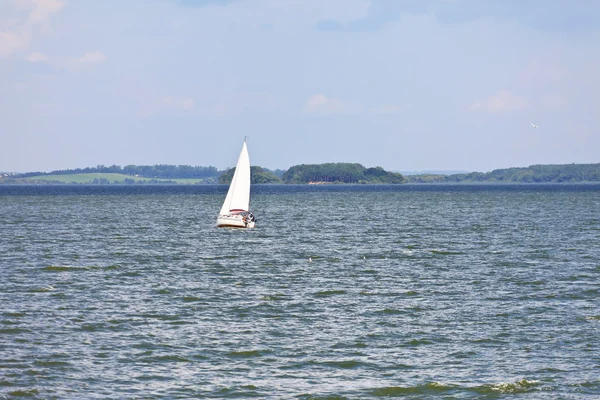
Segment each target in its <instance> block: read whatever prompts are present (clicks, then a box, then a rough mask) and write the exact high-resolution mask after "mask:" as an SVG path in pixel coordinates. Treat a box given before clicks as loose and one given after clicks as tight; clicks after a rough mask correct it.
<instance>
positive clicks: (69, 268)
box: [42, 265, 98, 272]
mask: <svg viewBox="0 0 600 400" xmlns="http://www.w3.org/2000/svg"><path fill="white" fill-rule="evenodd" d="M97 268H98V267H92V266H90V267H81V266H73V265H49V266H47V267H44V268H42V271H47V272H75V271H87V270H90V269H97Z"/></svg>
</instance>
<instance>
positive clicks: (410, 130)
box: [0, 0, 600, 171]
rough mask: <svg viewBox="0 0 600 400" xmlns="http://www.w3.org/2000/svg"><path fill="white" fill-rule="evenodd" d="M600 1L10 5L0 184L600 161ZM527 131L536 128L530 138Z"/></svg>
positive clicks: (0, 24) (3, 46) (74, 0)
mask: <svg viewBox="0 0 600 400" xmlns="http://www.w3.org/2000/svg"><path fill="white" fill-rule="evenodd" d="M598 21H600V3H599V2H596V1H587V0H579V1H576V2H569V1H562V0H556V1H546V0H519V1H517V0H505V1H491V0H370V1H368V0H326V1H321V0H319V1H317V0H229V1H216V0H212V1H211V0H199V1H193V0H127V1H116V0H105V1H85V0H4V1H2V2H1V3H0V171H33V170H41V171H49V170H53V169H64V168H76V167H86V166H95V165H98V164H104V165H111V164H117V165H126V164H162V163H165V164H191V165H214V166H216V167H218V168H225V167H230V166H233V165H234V164H235V161H236V158H237V155H238V153H239V149H240V147H241V143H242V141H243V137H244V136H250V139H249V142H248V146H249V151H250V157H251V161H252V164H253V165H261V166H264V167H267V168H273V169H275V168H282V169H283V168H288V167H290V166H291V165H294V164H300V163H321V162H359V163H362V164H363V165H365V166H375V165H380V166H382V167H384V168H386V169H392V170H436V169H437V170H440V169H445V170H469V171H474V170H477V171H488V170H492V169H495V168H504V167H513V166H527V165H530V164H537V163H586V162H600V157H599V154H600V152H599V151H598V149H600V97H599V95H598V93H600V74H599V73H598V71H600V24H599V23H598ZM530 122H533V123H534V124H537V125H538V126H539V128H537V129H535V128H532V127H531V125H530Z"/></svg>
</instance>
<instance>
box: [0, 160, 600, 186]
mask: <svg viewBox="0 0 600 400" xmlns="http://www.w3.org/2000/svg"><path fill="white" fill-rule="evenodd" d="M234 171H235V168H230V169H226V170H219V169H217V168H216V167H212V166H208V167H200V166H190V165H165V164H157V165H127V166H125V167H121V166H118V165H112V166H109V167H106V166H104V165H99V166H96V167H88V168H77V169H66V170H56V171H51V172H27V173H0V184H229V183H230V182H231V178H232V177H233V173H234ZM251 179H252V184H403V183H568V182H600V163H596V164H558V165H557V164H554V165H553V164H548V165H531V166H529V167H519V168H504V169H496V170H493V171H490V172H470V173H461V174H452V175H442V174H420V175H402V174H400V173H398V172H392V171H386V170H385V169H383V168H381V167H369V168H367V167H364V166H363V165H361V164H358V163H325V164H302V165H295V166H292V167H290V168H288V169H287V170H279V169H277V170H270V169H267V168H264V167H260V166H253V167H251Z"/></svg>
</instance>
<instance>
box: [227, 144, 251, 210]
mask: <svg viewBox="0 0 600 400" xmlns="http://www.w3.org/2000/svg"><path fill="white" fill-rule="evenodd" d="M249 208H250V157H249V156H248V148H247V147H246V142H245V141H244V146H243V147H242V152H241V153H240V158H239V159H238V162H237V166H236V167H235V173H234V174H233V179H232V180H231V185H230V186H229V191H228V192H227V197H225V202H224V203H223V207H221V215H227V214H229V212H230V211H232V210H237V211H248V210H249Z"/></svg>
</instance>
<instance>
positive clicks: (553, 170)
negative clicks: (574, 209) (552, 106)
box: [407, 164, 600, 183]
mask: <svg viewBox="0 0 600 400" xmlns="http://www.w3.org/2000/svg"><path fill="white" fill-rule="evenodd" d="M407 181H408V182H409V183H435V182H489V183H493V182H507V183H511V182H513V183H519V182H521V183H552V182H556V183H561V182H600V164H558V165H556V164H547V165H541V164H538V165H530V166H529V167H523V168H504V169H495V170H493V171H491V172H470V173H467V174H454V175H432V174H423V175H409V176H407Z"/></svg>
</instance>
